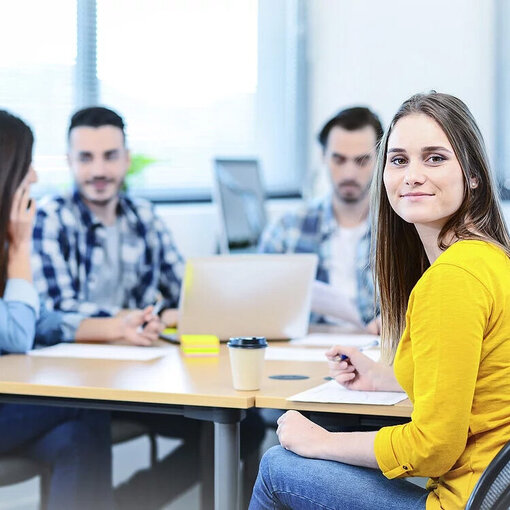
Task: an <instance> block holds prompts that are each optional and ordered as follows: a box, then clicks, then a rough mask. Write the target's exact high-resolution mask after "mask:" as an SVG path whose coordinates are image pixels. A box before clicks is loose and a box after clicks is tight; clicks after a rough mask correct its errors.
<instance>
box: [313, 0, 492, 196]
mask: <svg viewBox="0 0 510 510" xmlns="http://www.w3.org/2000/svg"><path fill="white" fill-rule="evenodd" d="M307 7H308V23H309V25H308V27H309V35H308V45H309V55H308V57H309V64H308V65H309V91H310V112H309V115H310V133H309V143H310V144H312V145H311V146H310V149H311V150H310V165H309V166H310V168H311V169H312V170H313V171H317V170H318V169H319V167H320V151H319V146H318V144H317V142H316V141H315V136H316V134H317V133H318V131H319V130H320V128H321V127H322V125H323V124H324V122H325V121H326V120H328V119H329V118H330V117H331V116H332V115H333V114H334V113H336V112H337V111H338V110H340V109H341V108H343V107H346V106H352V105H355V104H365V105H368V106H370V107H372V108H373V109H374V110H375V111H376V112H377V113H378V114H379V115H380V117H381V120H382V121H383V123H384V124H385V125H386V124H387V123H388V122H389V121H390V120H391V117H392V116H393V114H394V113H395V111H396V110H397V108H398V106H399V105H400V104H401V103H402V102H403V101H404V100H405V99H407V98H408V97H410V96H411V95H412V94H414V93H416V92H426V91H428V90H430V89H435V90H437V91H439V92H447V93H450V94H454V95H456V96H458V97H460V98H461V99H462V100H463V101H464V102H466V103H467V105H468V106H469V108H470V109H471V111H472V112H473V115H474V116H475V118H476V119H477V121H478V123H479V125H480V127H481V129H482V133H483V134H484V136H485V140H486V142H487V145H488V149H489V153H490V154H493V151H494V132H493V129H494V127H493V124H494V107H495V106H494V101H493V92H494V56H493V37H494V36H493V24H494V19H493V18H494V4H493V0H448V1H445V0H427V1H422V0H384V1H378V0H313V1H309V2H307ZM323 185H324V179H323V178H322V181H321V182H320V186H321V187H322V186H323Z"/></svg>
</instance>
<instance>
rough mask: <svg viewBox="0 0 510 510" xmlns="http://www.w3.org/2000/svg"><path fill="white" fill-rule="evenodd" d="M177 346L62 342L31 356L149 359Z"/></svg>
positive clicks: (160, 355)
mask: <svg viewBox="0 0 510 510" xmlns="http://www.w3.org/2000/svg"><path fill="white" fill-rule="evenodd" d="M172 349H177V347H173V346H168V347H138V346H135V345H104V344H100V345H97V344H80V343H61V344H57V345H52V346H51V347H44V348H42V349H36V350H33V351H29V352H28V354H29V355H30V356H43V357H49V358H84V359H115V360H128V361H148V360H152V359H156V358H161V357H162V356H166V355H167V354H169V353H170V352H171V351H172Z"/></svg>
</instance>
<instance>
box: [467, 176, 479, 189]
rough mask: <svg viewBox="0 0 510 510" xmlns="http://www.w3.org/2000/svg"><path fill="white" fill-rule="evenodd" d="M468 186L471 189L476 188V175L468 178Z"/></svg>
mask: <svg viewBox="0 0 510 510" xmlns="http://www.w3.org/2000/svg"><path fill="white" fill-rule="evenodd" d="M469 187H470V188H471V189H475V188H478V179H477V178H476V177H471V178H470V179H469Z"/></svg>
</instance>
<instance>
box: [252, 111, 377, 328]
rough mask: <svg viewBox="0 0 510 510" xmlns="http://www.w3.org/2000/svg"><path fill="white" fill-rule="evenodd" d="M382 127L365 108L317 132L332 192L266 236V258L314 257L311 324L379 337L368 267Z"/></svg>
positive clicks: (263, 244) (342, 114)
mask: <svg viewBox="0 0 510 510" xmlns="http://www.w3.org/2000/svg"><path fill="white" fill-rule="evenodd" d="M382 134H383V129H382V126H381V123H380V121H379V119H378V117H377V115H375V114H374V113H373V112H372V111H370V110H369V109H368V108H364V107H354V108H348V109H345V110H342V111H340V112H339V113H338V114H337V115H335V116H334V117H333V118H332V119H330V120H329V121H328V122H327V123H326V124H325V125H324V127H323V128H322V130H321V131H320V133H319V136H318V140H319V142H320V144H321V146H322V154H323V161H324V164H325V166H326V167H327V170H328V174H329V177H330V182H331V193H329V194H328V195H327V196H326V197H324V198H322V199H320V200H316V201H314V202H312V203H311V204H309V205H308V206H306V207H305V208H303V209H302V210H300V211H299V212H297V213H289V214H286V215H285V216H283V217H282V218H281V219H280V220H279V221H277V222H276V223H274V224H273V225H271V226H269V227H268V228H267V229H266V230H265V232H264V233H263V235H262V238H261V241H260V244H259V251H260V252H263V253H316V254H317V255H318V256H319V266H318V270H317V280H318V282H317V284H316V286H315V289H314V296H313V299H312V312H313V313H312V318H311V320H312V321H313V322H336V320H337V319H340V320H343V321H348V322H350V323H353V324H356V325H358V326H363V327H367V328H368V331H370V332H374V333H376V332H378V325H377V324H378V321H377V320H376V317H377V315H378V310H377V306H376V305H375V299H374V283H373V279H372V273H371V268H370V265H369V259H370V257H369V254H370V222H369V189H370V184H371V181H372V175H373V172H374V167H375V161H376V147H377V144H378V142H379V141H380V139H381V137H382Z"/></svg>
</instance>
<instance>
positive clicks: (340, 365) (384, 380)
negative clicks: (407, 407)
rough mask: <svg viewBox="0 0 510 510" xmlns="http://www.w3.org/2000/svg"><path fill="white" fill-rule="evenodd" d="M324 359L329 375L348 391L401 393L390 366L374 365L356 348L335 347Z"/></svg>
mask: <svg viewBox="0 0 510 510" xmlns="http://www.w3.org/2000/svg"><path fill="white" fill-rule="evenodd" d="M326 357H327V358H328V365H329V375H330V376H331V377H333V379H335V380H336V381H337V382H338V383H339V384H341V385H342V386H344V387H345V388H347V389H349V390H359V391H402V388H401V387H400V385H399V384H398V382H397V380H396V379H395V375H394V373H393V368H392V367H391V366H387V365H384V364H383V363H376V362H375V361H373V360H371V359H370V358H369V357H368V356H365V355H364V354H363V353H362V352H361V351H360V350H359V349H358V348H356V347H347V346H345V347H344V346H341V345H335V346H333V347H331V349H329V350H328V351H327V352H326Z"/></svg>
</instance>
